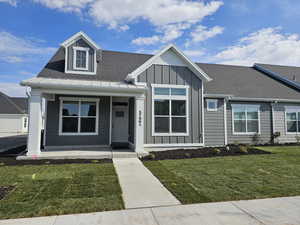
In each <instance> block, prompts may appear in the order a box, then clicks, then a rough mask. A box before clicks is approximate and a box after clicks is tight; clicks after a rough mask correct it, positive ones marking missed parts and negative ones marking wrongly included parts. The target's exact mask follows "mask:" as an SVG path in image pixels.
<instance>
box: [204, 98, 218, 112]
mask: <svg viewBox="0 0 300 225" xmlns="http://www.w3.org/2000/svg"><path fill="white" fill-rule="evenodd" d="M210 103H214V104H215V108H209V107H208V106H209V104H210ZM206 109H207V111H208V112H216V111H218V99H206Z"/></svg>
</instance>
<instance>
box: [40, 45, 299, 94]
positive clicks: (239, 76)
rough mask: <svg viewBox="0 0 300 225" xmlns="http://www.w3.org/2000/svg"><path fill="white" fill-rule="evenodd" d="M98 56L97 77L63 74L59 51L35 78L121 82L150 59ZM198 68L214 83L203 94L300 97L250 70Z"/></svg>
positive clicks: (117, 54)
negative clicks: (99, 58)
mask: <svg viewBox="0 0 300 225" xmlns="http://www.w3.org/2000/svg"><path fill="white" fill-rule="evenodd" d="M101 52H102V53H101V54H102V57H101V60H100V61H99V62H98V66H97V73H96V76H87V75H78V74H65V73H64V69H65V57H64V49H63V48H62V47H61V48H59V49H58V51H57V52H56V54H55V55H54V56H53V57H52V59H51V60H50V61H49V63H48V64H47V65H46V66H45V68H44V69H43V70H42V71H41V72H40V73H39V74H38V77H45V78H58V79H83V80H103V81H115V82H120V81H124V79H125V78H126V76H127V74H129V73H131V72H132V71H134V70H135V69H136V68H138V67H139V66H140V65H142V64H143V63H144V62H146V61H147V60H148V59H149V58H151V57H152V56H153V55H146V54H138V53H125V52H115V51H105V50H103V51H101ZM197 65H198V66H199V67H200V68H201V69H202V70H204V71H205V72H206V73H207V74H208V75H209V76H210V77H211V78H212V79H213V81H211V82H208V83H205V90H204V91H205V93H206V94H226V95H234V96H235V97H247V98H280V99H297V100H298V99H300V93H299V92H298V91H297V90H294V89H292V88H290V87H288V86H286V85H285V84H283V83H281V82H279V81H277V80H275V79H273V78H271V77H269V76H266V75H265V74H264V73H262V72H260V71H258V70H256V69H254V68H253V67H245V66H230V65H218V64H205V63H197ZM295 70H296V69H295ZM299 72H300V68H299ZM299 74H300V73H299ZM299 80H300V79H299Z"/></svg>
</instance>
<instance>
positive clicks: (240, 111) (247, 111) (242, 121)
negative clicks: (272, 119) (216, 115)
mask: <svg viewBox="0 0 300 225" xmlns="http://www.w3.org/2000/svg"><path fill="white" fill-rule="evenodd" d="M232 117H233V123H232V124H233V133H234V134H256V133H260V116H259V105H246V104H240V105H238V104H236V105H235V104H233V105H232Z"/></svg>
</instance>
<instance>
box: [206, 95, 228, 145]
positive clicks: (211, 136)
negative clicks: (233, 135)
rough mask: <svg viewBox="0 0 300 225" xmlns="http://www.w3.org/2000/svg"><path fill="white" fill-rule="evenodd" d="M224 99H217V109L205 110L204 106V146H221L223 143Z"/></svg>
mask: <svg viewBox="0 0 300 225" xmlns="http://www.w3.org/2000/svg"><path fill="white" fill-rule="evenodd" d="M224 133H225V132H224V100H223V99H218V110H217V111H207V104H206V101H205V106H204V138H205V146H222V145H224V144H225V134H224Z"/></svg>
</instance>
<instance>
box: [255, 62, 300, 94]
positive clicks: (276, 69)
mask: <svg viewBox="0 0 300 225" xmlns="http://www.w3.org/2000/svg"><path fill="white" fill-rule="evenodd" d="M254 67H255V68H256V69H258V70H260V71H261V72H263V73H265V74H266V75H268V76H271V77H273V78H275V79H277V80H279V81H281V82H284V83H286V84H287V85H289V86H291V87H293V88H296V89H298V90H300V67H296V66H279V65H270V64H258V63H257V64H255V65H254Z"/></svg>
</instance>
